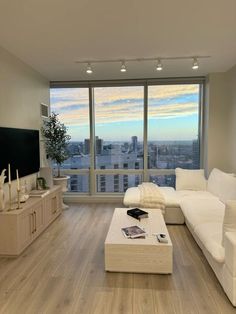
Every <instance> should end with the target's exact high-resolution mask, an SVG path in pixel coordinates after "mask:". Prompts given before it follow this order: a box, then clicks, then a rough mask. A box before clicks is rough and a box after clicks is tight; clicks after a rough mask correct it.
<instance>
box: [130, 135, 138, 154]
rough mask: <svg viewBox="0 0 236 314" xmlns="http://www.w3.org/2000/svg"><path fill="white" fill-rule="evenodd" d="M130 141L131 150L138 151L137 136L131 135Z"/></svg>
mask: <svg viewBox="0 0 236 314" xmlns="http://www.w3.org/2000/svg"><path fill="white" fill-rule="evenodd" d="M131 141H132V151H133V152H137V151H138V137H137V136H132V138H131Z"/></svg>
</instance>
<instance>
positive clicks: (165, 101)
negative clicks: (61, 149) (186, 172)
mask: <svg viewBox="0 0 236 314" xmlns="http://www.w3.org/2000/svg"><path fill="white" fill-rule="evenodd" d="M143 93H144V88H143V86H131V87H130V86H125V87H98V88H95V89H94V102H95V134H96V136H99V137H100V138H102V139H104V140H105V141H130V139H131V137H132V136H133V135H136V136H138V138H139V140H140V141H142V137H143ZM50 98H51V111H53V112H56V113H58V114H59V119H60V121H61V122H63V123H64V124H65V125H66V126H67V127H68V133H69V134H70V135H71V137H72V138H71V140H73V141H83V140H84V139H85V138H89V96H88V88H54V89H51V91H50ZM198 104H199V85H198V84H191V85H190V84H188V85H158V86H149V87H148V140H149V141H158V140H193V139H196V138H197V134H198Z"/></svg>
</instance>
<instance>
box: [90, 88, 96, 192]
mask: <svg viewBox="0 0 236 314" xmlns="http://www.w3.org/2000/svg"><path fill="white" fill-rule="evenodd" d="M89 122H90V176H89V177H90V180H89V186H90V194H91V195H94V194H95V191H96V186H95V185H96V183H95V173H94V169H95V149H94V138H95V121H94V92H93V88H92V87H89Z"/></svg>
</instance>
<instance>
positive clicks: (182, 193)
mask: <svg viewBox="0 0 236 314" xmlns="http://www.w3.org/2000/svg"><path fill="white" fill-rule="evenodd" d="M176 197H177V198H178V199H179V202H180V201H181V200H182V199H183V197H184V198H185V197H195V198H197V199H201V198H203V199H207V198H210V199H216V200H218V199H219V198H218V197H217V196H215V195H213V194H211V193H210V192H208V191H190V190H181V191H176Z"/></svg>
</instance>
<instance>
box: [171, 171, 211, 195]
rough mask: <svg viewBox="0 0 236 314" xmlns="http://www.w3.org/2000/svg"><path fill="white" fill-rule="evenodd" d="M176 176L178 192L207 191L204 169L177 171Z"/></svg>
mask: <svg viewBox="0 0 236 314" xmlns="http://www.w3.org/2000/svg"><path fill="white" fill-rule="evenodd" d="M175 175H176V190H193V191H205V190H206V186H207V181H206V179H205V176H204V169H199V170H188V169H181V168H176V169H175Z"/></svg>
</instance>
